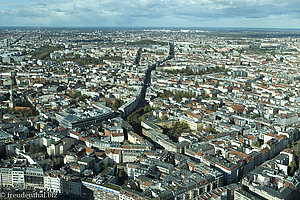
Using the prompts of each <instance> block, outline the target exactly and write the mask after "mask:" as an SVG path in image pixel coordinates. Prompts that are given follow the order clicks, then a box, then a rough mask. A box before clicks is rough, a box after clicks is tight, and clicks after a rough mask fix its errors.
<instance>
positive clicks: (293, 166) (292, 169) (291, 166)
mask: <svg viewBox="0 0 300 200" xmlns="http://www.w3.org/2000/svg"><path fill="white" fill-rule="evenodd" d="M296 168H297V163H296V161H295V160H293V161H292V162H290V164H289V174H290V176H293V175H294V173H295V171H296Z"/></svg>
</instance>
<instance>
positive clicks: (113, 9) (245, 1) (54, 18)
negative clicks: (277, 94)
mask: <svg viewBox="0 0 300 200" xmlns="http://www.w3.org/2000/svg"><path fill="white" fill-rule="evenodd" d="M0 26H59V27H103V26H109V27H115V26H116V27H119V26H121V27H253V28H300V1H299V0H0Z"/></svg>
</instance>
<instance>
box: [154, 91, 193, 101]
mask: <svg viewBox="0 0 300 200" xmlns="http://www.w3.org/2000/svg"><path fill="white" fill-rule="evenodd" d="M159 96H160V97H161V98H169V97H174V98H175V101H177V102H178V103H179V102H181V101H182V98H196V97H197V95H196V94H194V93H192V92H183V91H175V92H170V91H165V92H163V93H162V94H160V95H159Z"/></svg>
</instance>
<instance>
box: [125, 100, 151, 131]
mask: <svg viewBox="0 0 300 200" xmlns="http://www.w3.org/2000/svg"><path fill="white" fill-rule="evenodd" d="M152 111H153V109H152V108H151V107H150V106H149V105H146V106H144V107H142V108H139V109H137V110H136V111H134V112H133V113H132V114H131V115H129V116H128V117H127V120H128V122H129V124H130V125H131V126H132V127H133V129H134V131H135V132H136V133H141V132H142V128H141V121H144V120H146V119H147V117H150V116H152Z"/></svg>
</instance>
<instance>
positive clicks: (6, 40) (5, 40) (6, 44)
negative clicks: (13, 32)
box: [3, 39, 9, 47]
mask: <svg viewBox="0 0 300 200" xmlns="http://www.w3.org/2000/svg"><path fill="white" fill-rule="evenodd" d="M8 45H9V42H8V39H4V41H3V46H4V47H8Z"/></svg>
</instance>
